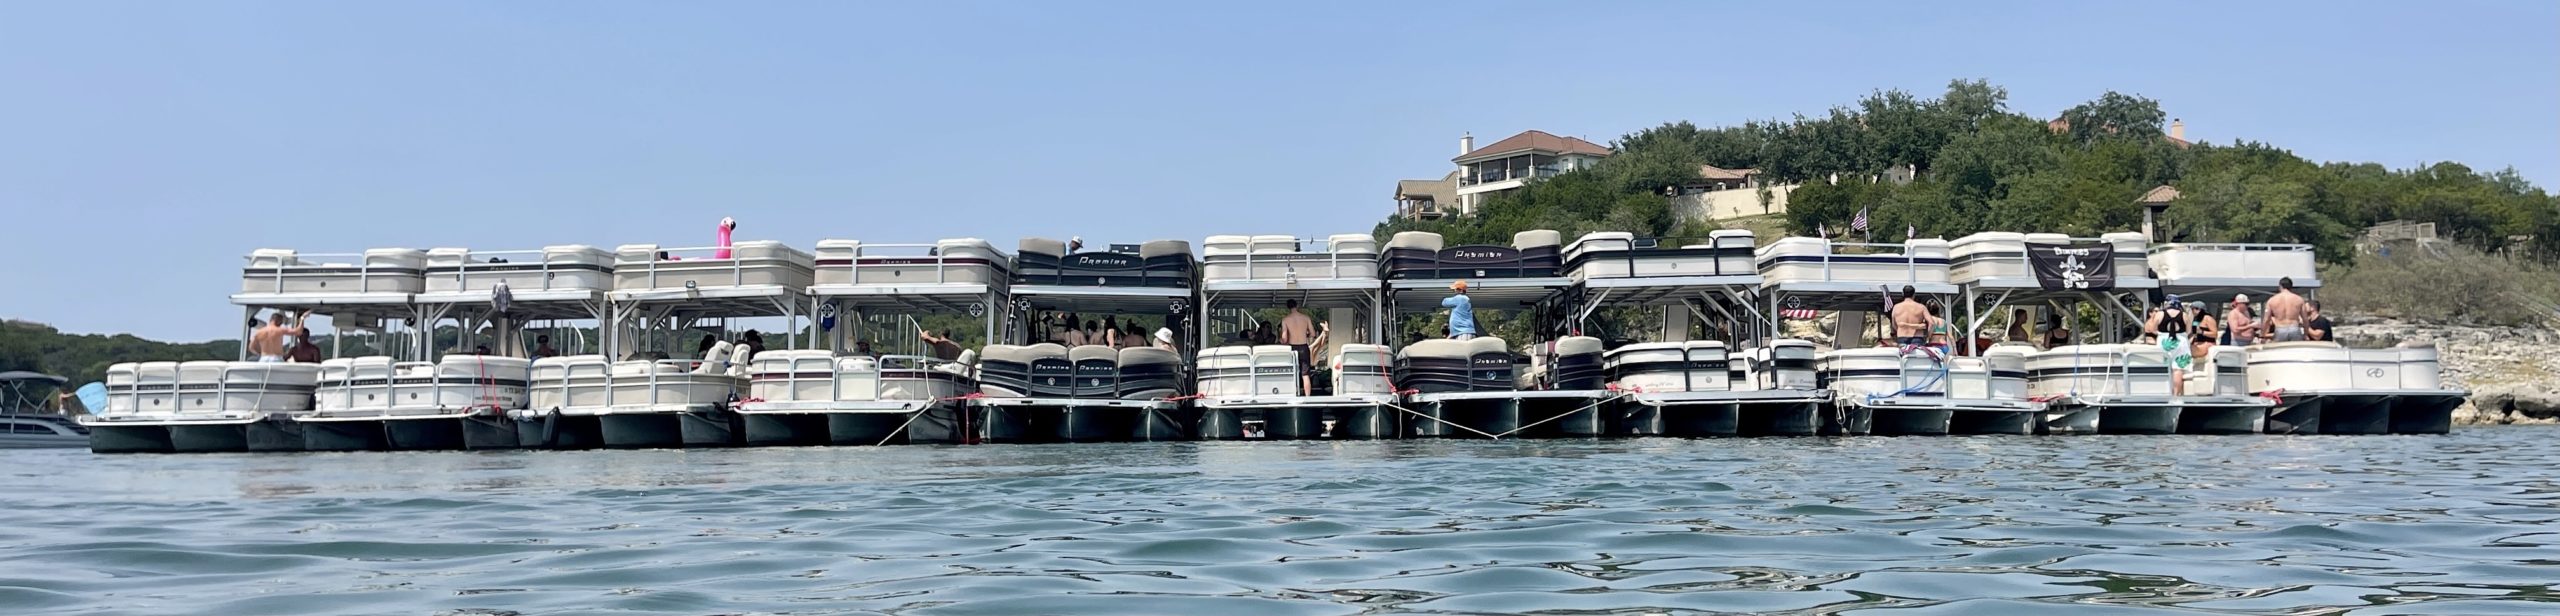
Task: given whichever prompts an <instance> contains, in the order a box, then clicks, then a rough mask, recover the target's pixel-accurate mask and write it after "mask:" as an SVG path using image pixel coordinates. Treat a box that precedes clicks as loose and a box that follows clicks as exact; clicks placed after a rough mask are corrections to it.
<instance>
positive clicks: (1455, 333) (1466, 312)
mask: <svg viewBox="0 0 2560 616" xmlns="http://www.w3.org/2000/svg"><path fill="white" fill-rule="evenodd" d="M1449 290H1450V291H1455V292H1456V293H1454V294H1451V295H1450V296H1449V297H1448V299H1443V300H1440V307H1442V308H1447V309H1449V339H1451V340H1474V339H1475V338H1476V302H1475V300H1473V299H1468V298H1467V281H1464V280H1460V281H1457V282H1452V283H1449Z"/></svg>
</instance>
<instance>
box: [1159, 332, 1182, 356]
mask: <svg viewBox="0 0 2560 616" xmlns="http://www.w3.org/2000/svg"><path fill="white" fill-rule="evenodd" d="M1156 348H1159V349H1164V350H1167V351H1174V352H1177V353H1178V352H1181V351H1182V350H1181V349H1178V348H1175V347H1174V346H1173V328H1170V327H1158V328H1156Z"/></svg>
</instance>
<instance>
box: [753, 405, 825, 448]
mask: <svg viewBox="0 0 2560 616" xmlns="http://www.w3.org/2000/svg"><path fill="white" fill-rule="evenodd" d="M827 417H828V414H826V413H757V414H753V415H748V416H747V419H746V424H747V434H746V439H747V445H748V446H751V447H796V446H810V445H826V444H830V442H831V439H829V438H828V434H827Z"/></svg>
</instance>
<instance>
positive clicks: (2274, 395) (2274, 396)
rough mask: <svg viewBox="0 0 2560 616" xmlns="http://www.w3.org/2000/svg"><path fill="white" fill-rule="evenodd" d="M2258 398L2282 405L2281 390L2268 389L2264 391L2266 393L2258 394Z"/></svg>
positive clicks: (2282, 394)
mask: <svg viewBox="0 0 2560 616" xmlns="http://www.w3.org/2000/svg"><path fill="white" fill-rule="evenodd" d="M2258 397H2260V398H2266V399H2267V401H2268V402H2274V403H2277V404H2283V403H2284V389H2283V388H2277V389H2270V390H2266V391H2262V392H2258Z"/></svg>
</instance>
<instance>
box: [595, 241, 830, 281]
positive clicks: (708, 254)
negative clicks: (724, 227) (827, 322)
mask: <svg viewBox="0 0 2560 616" xmlns="http://www.w3.org/2000/svg"><path fill="white" fill-rule="evenodd" d="M636 248H637V246H623V247H621V248H620V249H618V250H617V251H616V257H615V266H614V288H615V290H618V291H641V290H650V289H667V288H676V287H684V288H694V287H706V286H709V287H744V286H768V285H770V286H781V287H787V288H794V289H797V288H803V287H807V286H808V285H809V272H810V271H811V270H812V269H813V263H814V260H813V259H811V258H810V257H809V253H805V252H800V251H799V250H797V249H794V248H791V247H788V246H783V245H781V244H761V245H738V246H691V247H678V248H666V247H653V248H651V249H650V250H652V251H654V252H655V253H656V254H655V255H650V256H647V257H646V258H638V259H636V258H634V255H632V254H631V253H632V252H634V251H635V249H636ZM750 251H772V252H773V254H769V255H763V256H747V254H746V253H748V252H750ZM721 252H728V253H730V256H727V257H721V256H718V255H719V254H720V253H721ZM777 269H780V270H785V272H780V273H778V272H775V271H774V270H777Z"/></svg>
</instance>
